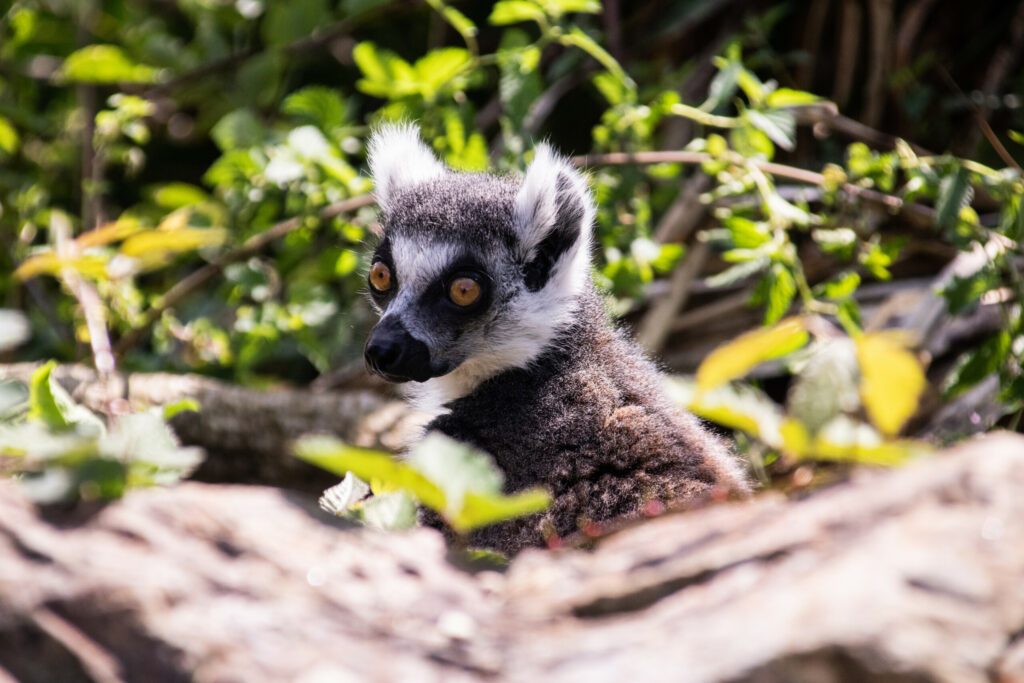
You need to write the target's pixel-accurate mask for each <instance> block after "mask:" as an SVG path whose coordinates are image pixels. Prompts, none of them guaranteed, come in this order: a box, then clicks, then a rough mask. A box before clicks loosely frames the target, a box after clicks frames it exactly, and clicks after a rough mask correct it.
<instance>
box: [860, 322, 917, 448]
mask: <svg viewBox="0 0 1024 683" xmlns="http://www.w3.org/2000/svg"><path fill="white" fill-rule="evenodd" d="M855 342H856V345H857V364H858V365H859V366H860V374H861V381H860V396H861V401H863V403H864V408H865V410H867V413H868V416H869V417H870V418H871V421H872V422H873V423H874V424H875V425H876V426H877V427H878V428H879V429H880V430H881V431H882V432H883V433H885V434H890V435H891V434H896V433H897V432H899V431H900V428H901V427H903V425H904V424H905V423H906V421H907V420H909V419H910V417H911V416H912V415H913V414H914V411H915V410H917V404H918V400H919V399H920V397H921V392H922V391H923V390H924V387H925V384H926V381H925V376H924V369H923V368H922V367H921V363H920V362H919V361H918V360H917V357H916V356H914V354H913V353H911V352H910V351H908V350H907V349H906V340H905V339H903V338H902V337H900V336H898V335H896V334H893V333H885V332H879V333H874V334H865V335H862V336H861V337H858V338H857V339H856V340H855Z"/></svg>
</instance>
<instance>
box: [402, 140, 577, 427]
mask: <svg viewBox="0 0 1024 683" xmlns="http://www.w3.org/2000/svg"><path fill="white" fill-rule="evenodd" d="M559 178H562V179H563V187H564V188H565V189H564V190H563V193H564V195H563V196H561V197H560V196H559V195H558V186H559ZM566 180H567V181H568V182H567V183H565V182H564V181H566ZM560 200H562V201H565V200H573V201H577V202H579V204H580V205H581V206H582V207H583V216H582V218H581V219H580V225H579V226H576V227H577V230H576V232H577V235H578V236H577V239H576V241H575V242H574V243H573V245H572V246H571V247H570V248H569V249H568V250H567V251H566V252H565V253H563V254H562V255H561V256H560V257H559V259H558V260H557V261H556V262H555V264H554V266H553V268H552V272H551V275H550V277H549V278H548V281H547V283H546V284H545V286H544V287H542V288H541V289H540V290H538V291H536V292H530V291H528V290H527V289H525V288H523V289H522V290H521V291H520V292H518V293H517V295H516V297H515V298H514V299H512V301H510V302H509V305H508V308H507V309H506V310H505V311H504V312H503V313H502V316H501V320H500V321H499V322H498V323H497V324H495V325H494V326H493V327H492V328H491V330H490V332H489V334H488V337H487V339H486V340H484V342H483V344H482V347H481V348H480V349H478V350H476V351H475V352H474V353H473V354H472V355H471V356H470V357H469V358H467V359H466V360H465V361H464V362H463V363H462V364H460V365H459V366H458V367H457V368H456V369H455V370H453V371H452V372H450V373H448V374H447V375H444V376H442V377H435V378H434V379H431V380H429V381H427V382H424V383H423V384H420V385H415V386H411V387H409V390H408V392H409V395H410V398H411V399H412V400H413V401H414V402H415V403H416V405H417V407H419V408H420V409H421V410H425V411H428V412H432V413H438V412H441V411H442V410H443V407H444V405H445V404H446V403H448V402H450V401H454V400H456V399H458V398H462V397H463V396H466V395H468V394H469V393H470V392H472V391H473V389H475V388H476V387H477V386H478V385H479V384H480V383H481V382H484V381H486V380H487V379H490V378H491V377H494V376H495V375H497V374H499V373H501V372H504V371H505V370H510V369H512V368H524V367H527V366H529V365H530V363H532V362H534V361H535V360H536V359H537V358H538V357H540V355H541V354H542V353H543V352H544V351H545V350H547V349H548V348H550V346H551V344H552V343H553V342H554V340H555V338H556V337H557V335H558V334H559V333H560V332H561V331H562V330H564V329H565V328H566V327H568V326H569V325H570V324H572V322H573V320H574V319H575V316H576V312H577V305H578V301H579V295H580V294H581V293H582V291H583V289H584V287H586V285H587V280H588V278H589V277H590V248H591V247H590V245H591V239H592V238H591V234H592V230H593V227H592V226H593V220H594V206H593V201H592V199H591V197H590V191H589V189H588V188H587V185H586V181H585V180H584V179H583V177H582V176H581V175H580V174H579V172H577V171H576V169H574V168H573V167H572V166H571V165H570V164H569V163H568V162H567V161H565V160H564V159H562V158H560V157H558V156H557V155H556V154H554V152H552V151H551V148H550V147H548V146H547V145H541V146H540V147H539V148H538V149H537V155H536V157H535V158H534V161H533V163H532V164H530V167H529V169H528V170H527V173H526V178H525V179H524V180H523V185H522V188H521V189H520V190H519V193H518V195H517V197H516V203H515V206H514V208H513V220H514V221H515V226H516V230H517V232H518V233H519V236H520V247H521V249H523V257H524V259H525V260H527V261H528V260H530V259H531V258H532V257H533V256H535V251H536V248H537V246H538V245H539V244H540V243H541V242H542V241H543V239H544V237H546V236H547V235H548V233H549V232H550V231H551V230H552V229H553V228H554V227H555V222H556V220H557V218H558V208H559V201H560Z"/></svg>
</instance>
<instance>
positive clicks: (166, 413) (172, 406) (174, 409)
mask: <svg viewBox="0 0 1024 683" xmlns="http://www.w3.org/2000/svg"><path fill="white" fill-rule="evenodd" d="M199 408H200V406H199V401H197V400H196V399H194V398H183V399H181V400H180V401H174V402H173V403H167V404H164V406H163V408H162V409H161V410H162V411H163V417H164V420H171V419H172V418H173V417H174V416H175V415H180V414H181V413H198V412H199Z"/></svg>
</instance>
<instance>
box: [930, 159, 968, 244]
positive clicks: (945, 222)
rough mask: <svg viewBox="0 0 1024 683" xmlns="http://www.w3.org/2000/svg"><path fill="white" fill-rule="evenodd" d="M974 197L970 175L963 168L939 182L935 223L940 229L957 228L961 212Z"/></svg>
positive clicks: (958, 168)
mask: <svg viewBox="0 0 1024 683" xmlns="http://www.w3.org/2000/svg"><path fill="white" fill-rule="evenodd" d="M973 196H974V189H973V188H972V187H971V182H970V174H969V173H968V172H967V169H965V168H964V167H963V166H958V167H957V169H956V172H955V173H953V174H952V175H947V176H945V177H944V178H943V179H942V180H940V181H939V197H938V199H937V200H936V201H935V223H936V225H938V226H939V227H940V228H944V229H948V228H955V227H956V226H957V224H958V223H959V221H960V210H961V209H963V208H964V207H966V206H967V205H968V204H970V201H971V198H972V197H973Z"/></svg>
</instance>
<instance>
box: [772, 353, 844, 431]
mask: <svg viewBox="0 0 1024 683" xmlns="http://www.w3.org/2000/svg"><path fill="white" fill-rule="evenodd" d="M810 352H811V353H810V357H809V359H808V360H807V363H806V364H805V365H804V367H803V368H802V369H801V370H800V374H799V375H798V376H797V378H796V380H795V381H794V382H793V385H792V387H791V388H790V390H789V396H788V397H787V399H786V408H787V412H788V413H789V414H790V415H792V416H793V417H795V418H796V419H797V420H799V421H800V422H801V423H802V424H803V425H804V426H806V427H807V429H808V430H809V431H810V432H811V433H815V432H817V431H818V430H820V429H821V428H822V427H823V426H824V425H825V424H826V423H828V422H829V421H830V420H832V419H834V418H835V417H837V416H838V415H842V414H845V413H852V412H854V411H856V410H857V408H858V407H860V394H859V392H858V388H859V387H858V376H859V369H858V367H857V360H856V355H855V348H854V345H853V342H852V341H851V340H849V339H847V338H845V337H840V338H837V339H829V340H826V341H822V342H819V343H816V344H814V345H813V346H812V347H811V348H810Z"/></svg>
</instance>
